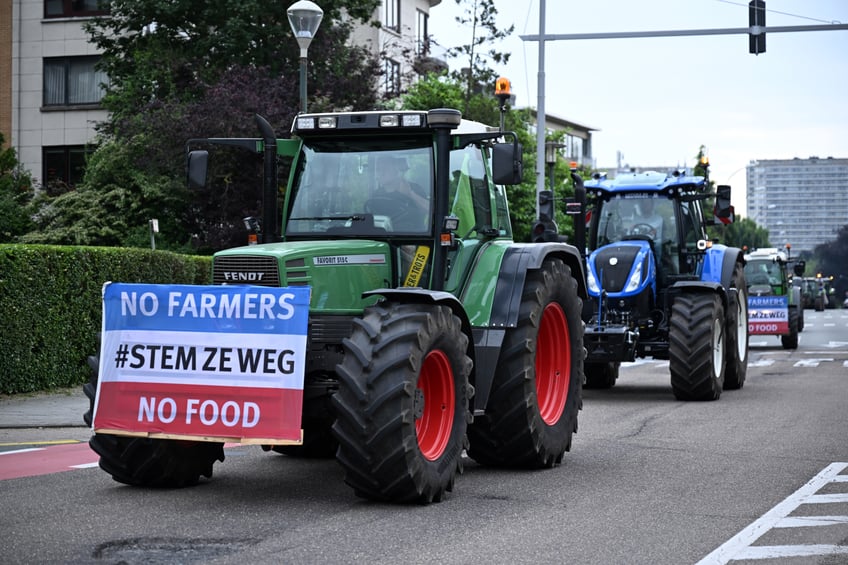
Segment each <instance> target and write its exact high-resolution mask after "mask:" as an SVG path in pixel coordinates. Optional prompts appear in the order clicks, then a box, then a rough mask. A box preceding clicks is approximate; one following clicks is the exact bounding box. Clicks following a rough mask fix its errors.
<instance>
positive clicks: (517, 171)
mask: <svg viewBox="0 0 848 565" xmlns="http://www.w3.org/2000/svg"><path fill="white" fill-rule="evenodd" d="M523 177H524V163H523V161H522V160H521V144H520V143H498V144H496V145H494V146H493V147H492V180H493V181H494V182H495V184H521V181H522V180H523Z"/></svg>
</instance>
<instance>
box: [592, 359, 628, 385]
mask: <svg viewBox="0 0 848 565" xmlns="http://www.w3.org/2000/svg"><path fill="white" fill-rule="evenodd" d="M620 368H621V363H619V362H617V361H616V362H608V363H584V365H583V371H584V372H585V373H586V384H584V385H583V388H598V389H604V388H612V387H614V386H615V381H617V380H618V372H619V369H620Z"/></svg>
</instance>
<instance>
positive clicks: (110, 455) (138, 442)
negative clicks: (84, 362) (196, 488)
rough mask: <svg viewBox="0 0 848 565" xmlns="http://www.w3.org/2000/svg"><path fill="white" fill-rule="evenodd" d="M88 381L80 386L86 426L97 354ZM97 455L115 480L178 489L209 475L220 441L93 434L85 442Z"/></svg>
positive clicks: (91, 408)
mask: <svg viewBox="0 0 848 565" xmlns="http://www.w3.org/2000/svg"><path fill="white" fill-rule="evenodd" d="M88 365H89V367H91V369H92V375H91V380H90V382H88V383H87V384H85V385H84V386H83V392H84V393H85V395H86V396H87V397H88V399H89V409H88V411H87V412H86V413H85V414H84V415H83V421H85V423H86V424H88V425H89V426H90V425H91V420H92V418H93V415H94V401H95V395H96V393H97V380H98V378H99V375H98V370H99V365H100V362H99V357H98V356H90V357H89V358H88ZM88 444H89V445H90V446H91V449H93V450H94V452H95V453H97V454H98V455H99V456H100V468H101V469H103V470H104V471H106V472H107V473H109V474H110V475H112V478H113V479H115V480H116V481H118V482H119V483H124V484H127V485H134V486H145V487H167V488H178V487H187V486H193V485H196V484H197V483H198V481H199V480H200V477H201V475H202V476H204V477H206V478H211V477H212V466H213V465H214V464H215V461H223V460H224V444H223V443H216V442H205V441H178V440H166V439H150V438H137V437H125V436H117V435H113V434H98V433H96V434H94V435H93V436H91V439H90V440H89V441H88Z"/></svg>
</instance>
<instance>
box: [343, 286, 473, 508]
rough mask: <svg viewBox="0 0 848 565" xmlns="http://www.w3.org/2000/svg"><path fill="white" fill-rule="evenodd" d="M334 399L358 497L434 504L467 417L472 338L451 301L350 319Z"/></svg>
mask: <svg viewBox="0 0 848 565" xmlns="http://www.w3.org/2000/svg"><path fill="white" fill-rule="evenodd" d="M343 345H344V350H345V357H344V361H343V362H342V363H341V364H340V365H338V367H337V372H338V374H339V391H338V392H337V393H336V394H335V395H334V396H333V404H334V407H335V410H336V422H335V424H334V425H333V433H334V435H335V436H336V438H337V440H338V442H339V449H338V452H337V454H336V458H337V459H338V461H339V463H340V464H341V465H342V467H343V468H344V469H345V482H346V483H347V484H348V485H350V486H351V487H352V488H353V489H354V491H355V492H356V494H357V495H359V496H362V497H364V498H369V499H373V500H381V501H390V502H417V503H424V504H426V503H430V502H439V501H441V500H442V498H443V496H444V494H445V492H446V491H450V490H452V489H453V484H454V480H455V478H456V475H457V474H458V473H460V472H461V471H462V462H461V456H462V450H463V449H464V448H465V445H466V435H465V434H466V430H467V427H468V421H469V420H470V419H471V413H470V412H469V408H468V407H469V398H470V396H471V394H472V390H473V389H472V388H471V386H470V385H469V382H468V379H469V375H470V373H471V365H472V363H471V358H470V357H469V356H468V355H467V349H468V336H466V335H465V334H464V333H463V332H462V327H461V322H460V319H459V318H458V317H457V316H455V315H454V314H453V312H452V311H451V309H450V308H449V307H447V306H440V305H425V304H398V303H392V302H382V303H378V304H376V305H375V306H372V307H370V308H367V309H366V310H365V312H364V314H363V316H362V318H360V319H357V320H355V321H354V327H353V331H352V333H351V336H350V338H348V339H345V340H344V342H343Z"/></svg>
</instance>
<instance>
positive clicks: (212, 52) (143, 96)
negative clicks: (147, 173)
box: [85, 0, 380, 120]
mask: <svg viewBox="0 0 848 565" xmlns="http://www.w3.org/2000/svg"><path fill="white" fill-rule="evenodd" d="M288 5H289V4H288V3H285V2H282V3H279V2H270V3H269V2H262V1H260V0H241V1H239V2H227V1H224V0H217V1H213V2H201V3H198V2H195V1H193V0H111V2H110V3H109V15H107V16H102V17H97V18H94V19H92V20H91V21H90V22H88V23H87V24H86V26H85V28H86V31H87V32H88V33H89V35H90V37H91V40H92V42H93V43H94V44H95V45H96V46H97V47H98V49H99V50H100V51H102V59H101V63H100V65H101V68H102V70H104V71H106V73H107V74H108V76H109V81H110V82H109V85H108V89H107V93H106V96H105V98H104V100H103V103H104V105H105V106H106V108H107V109H108V110H110V112H111V113H112V115H113V116H114V117H115V119H118V120H120V119H122V118H125V117H127V116H129V115H132V114H133V113H134V112H136V111H138V110H143V109H144V108H145V107H146V106H147V104H149V103H150V102H151V101H152V100H169V99H180V100H183V101H188V100H196V99H197V98H198V97H199V96H200V95H201V94H202V91H203V90H204V88H205V87H207V86H208V85H211V84H215V83H216V82H217V81H218V79H219V78H220V77H221V76H222V75H223V74H224V73H225V72H227V71H228V70H229V69H231V68H232V67H233V66H240V67H248V68H249V67H252V68H266V69H268V71H269V73H270V75H271V76H274V77H287V79H288V81H289V86H290V87H291V88H293V89H294V90H295V91H297V80H298V78H297V77H298V68H299V48H298V47H297V44H296V42H295V41H294V38H293V37H292V32H291V28H290V26H289V22H288V16H287V14H286V10H287V8H288ZM379 5H380V0H326V1H324V2H322V3H321V6H322V9H323V10H324V19H323V25H322V26H321V28H320V29H319V31H318V33H317V34H316V37H315V40H314V41H313V43H312V45H311V46H310V51H309V54H310V58H309V61H310V66H311V69H310V84H311V85H313V91H314V92H316V93H318V92H320V91H321V90H322V88H321V85H323V84H324V82H325V81H326V80H328V79H330V81H331V82H332V78H333V77H335V76H338V75H344V74H347V73H350V74H351V75H353V76H357V75H358V74H359V72H360V71H361V70H362V67H368V65H369V64H370V61H369V57H368V55H367V53H366V52H365V50H364V49H363V48H361V47H355V46H349V45H347V39H348V37H349V35H350V30H351V27H352V24H353V21H360V22H367V21H368V19H369V18H370V16H371V14H372V13H373V11H374V10H375V9H376V8H377V7H378V6H379ZM343 12H344V14H345V17H344V18H342V14H343ZM351 54H355V55H357V57H351V56H350V55H351ZM360 61H362V62H360ZM351 64H352V65H351ZM368 70H372V69H370V68H369V69H368ZM339 71H342V72H339ZM370 82H371V81H367V82H366V85H368V86H373V85H370V84H368V83H370ZM369 90H370V88H369ZM356 92H360V90H359V89H357V90H356ZM319 95H320V94H319ZM323 95H324V96H327V97H328V98H330V99H335V97H336V96H341V98H343V99H344V98H345V97H346V93H341V92H332V93H328V92H325V93H324V94H323Z"/></svg>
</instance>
